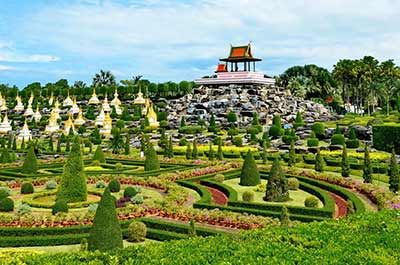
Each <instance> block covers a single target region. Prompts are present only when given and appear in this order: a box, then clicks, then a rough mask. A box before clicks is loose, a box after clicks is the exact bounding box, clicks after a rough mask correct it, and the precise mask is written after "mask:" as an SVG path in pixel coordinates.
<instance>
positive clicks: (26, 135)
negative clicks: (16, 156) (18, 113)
mask: <svg viewBox="0 0 400 265" xmlns="http://www.w3.org/2000/svg"><path fill="white" fill-rule="evenodd" d="M31 139H32V134H31V131H30V130H29V128H28V124H27V123H26V120H25V123H24V126H23V127H22V130H21V131H20V132H19V134H18V137H17V140H18V141H22V140H23V141H24V142H28V141H30V140H31Z"/></svg>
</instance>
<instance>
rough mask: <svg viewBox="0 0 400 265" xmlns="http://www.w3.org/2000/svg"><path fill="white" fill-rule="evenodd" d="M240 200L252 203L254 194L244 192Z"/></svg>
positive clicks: (249, 191) (247, 191)
mask: <svg viewBox="0 0 400 265" xmlns="http://www.w3.org/2000/svg"><path fill="white" fill-rule="evenodd" d="M242 199H243V201H245V202H252V201H254V192H253V191H251V190H246V191H245V192H243V194H242Z"/></svg>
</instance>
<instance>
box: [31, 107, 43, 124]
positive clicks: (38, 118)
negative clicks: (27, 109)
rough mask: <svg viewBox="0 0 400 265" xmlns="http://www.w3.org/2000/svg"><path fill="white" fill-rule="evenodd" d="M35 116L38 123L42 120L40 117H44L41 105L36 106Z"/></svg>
mask: <svg viewBox="0 0 400 265" xmlns="http://www.w3.org/2000/svg"><path fill="white" fill-rule="evenodd" d="M33 118H34V119H35V122H36V123H39V122H40V119H41V118H42V114H40V111H39V106H37V107H36V112H35V113H34V114H33Z"/></svg>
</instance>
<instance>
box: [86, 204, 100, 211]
mask: <svg viewBox="0 0 400 265" xmlns="http://www.w3.org/2000/svg"><path fill="white" fill-rule="evenodd" d="M98 207H99V205H98V204H97V203H93V204H90V205H89V206H88V212H89V213H96V211H97V208H98Z"/></svg>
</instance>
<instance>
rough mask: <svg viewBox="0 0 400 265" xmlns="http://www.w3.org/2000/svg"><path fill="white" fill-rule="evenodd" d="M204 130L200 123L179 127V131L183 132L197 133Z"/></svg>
mask: <svg viewBox="0 0 400 265" xmlns="http://www.w3.org/2000/svg"><path fill="white" fill-rule="evenodd" d="M202 131H203V128H202V127H201V126H199V125H189V126H184V127H180V128H179V129H178V132H179V133H183V134H196V133H201V132H202Z"/></svg>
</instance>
